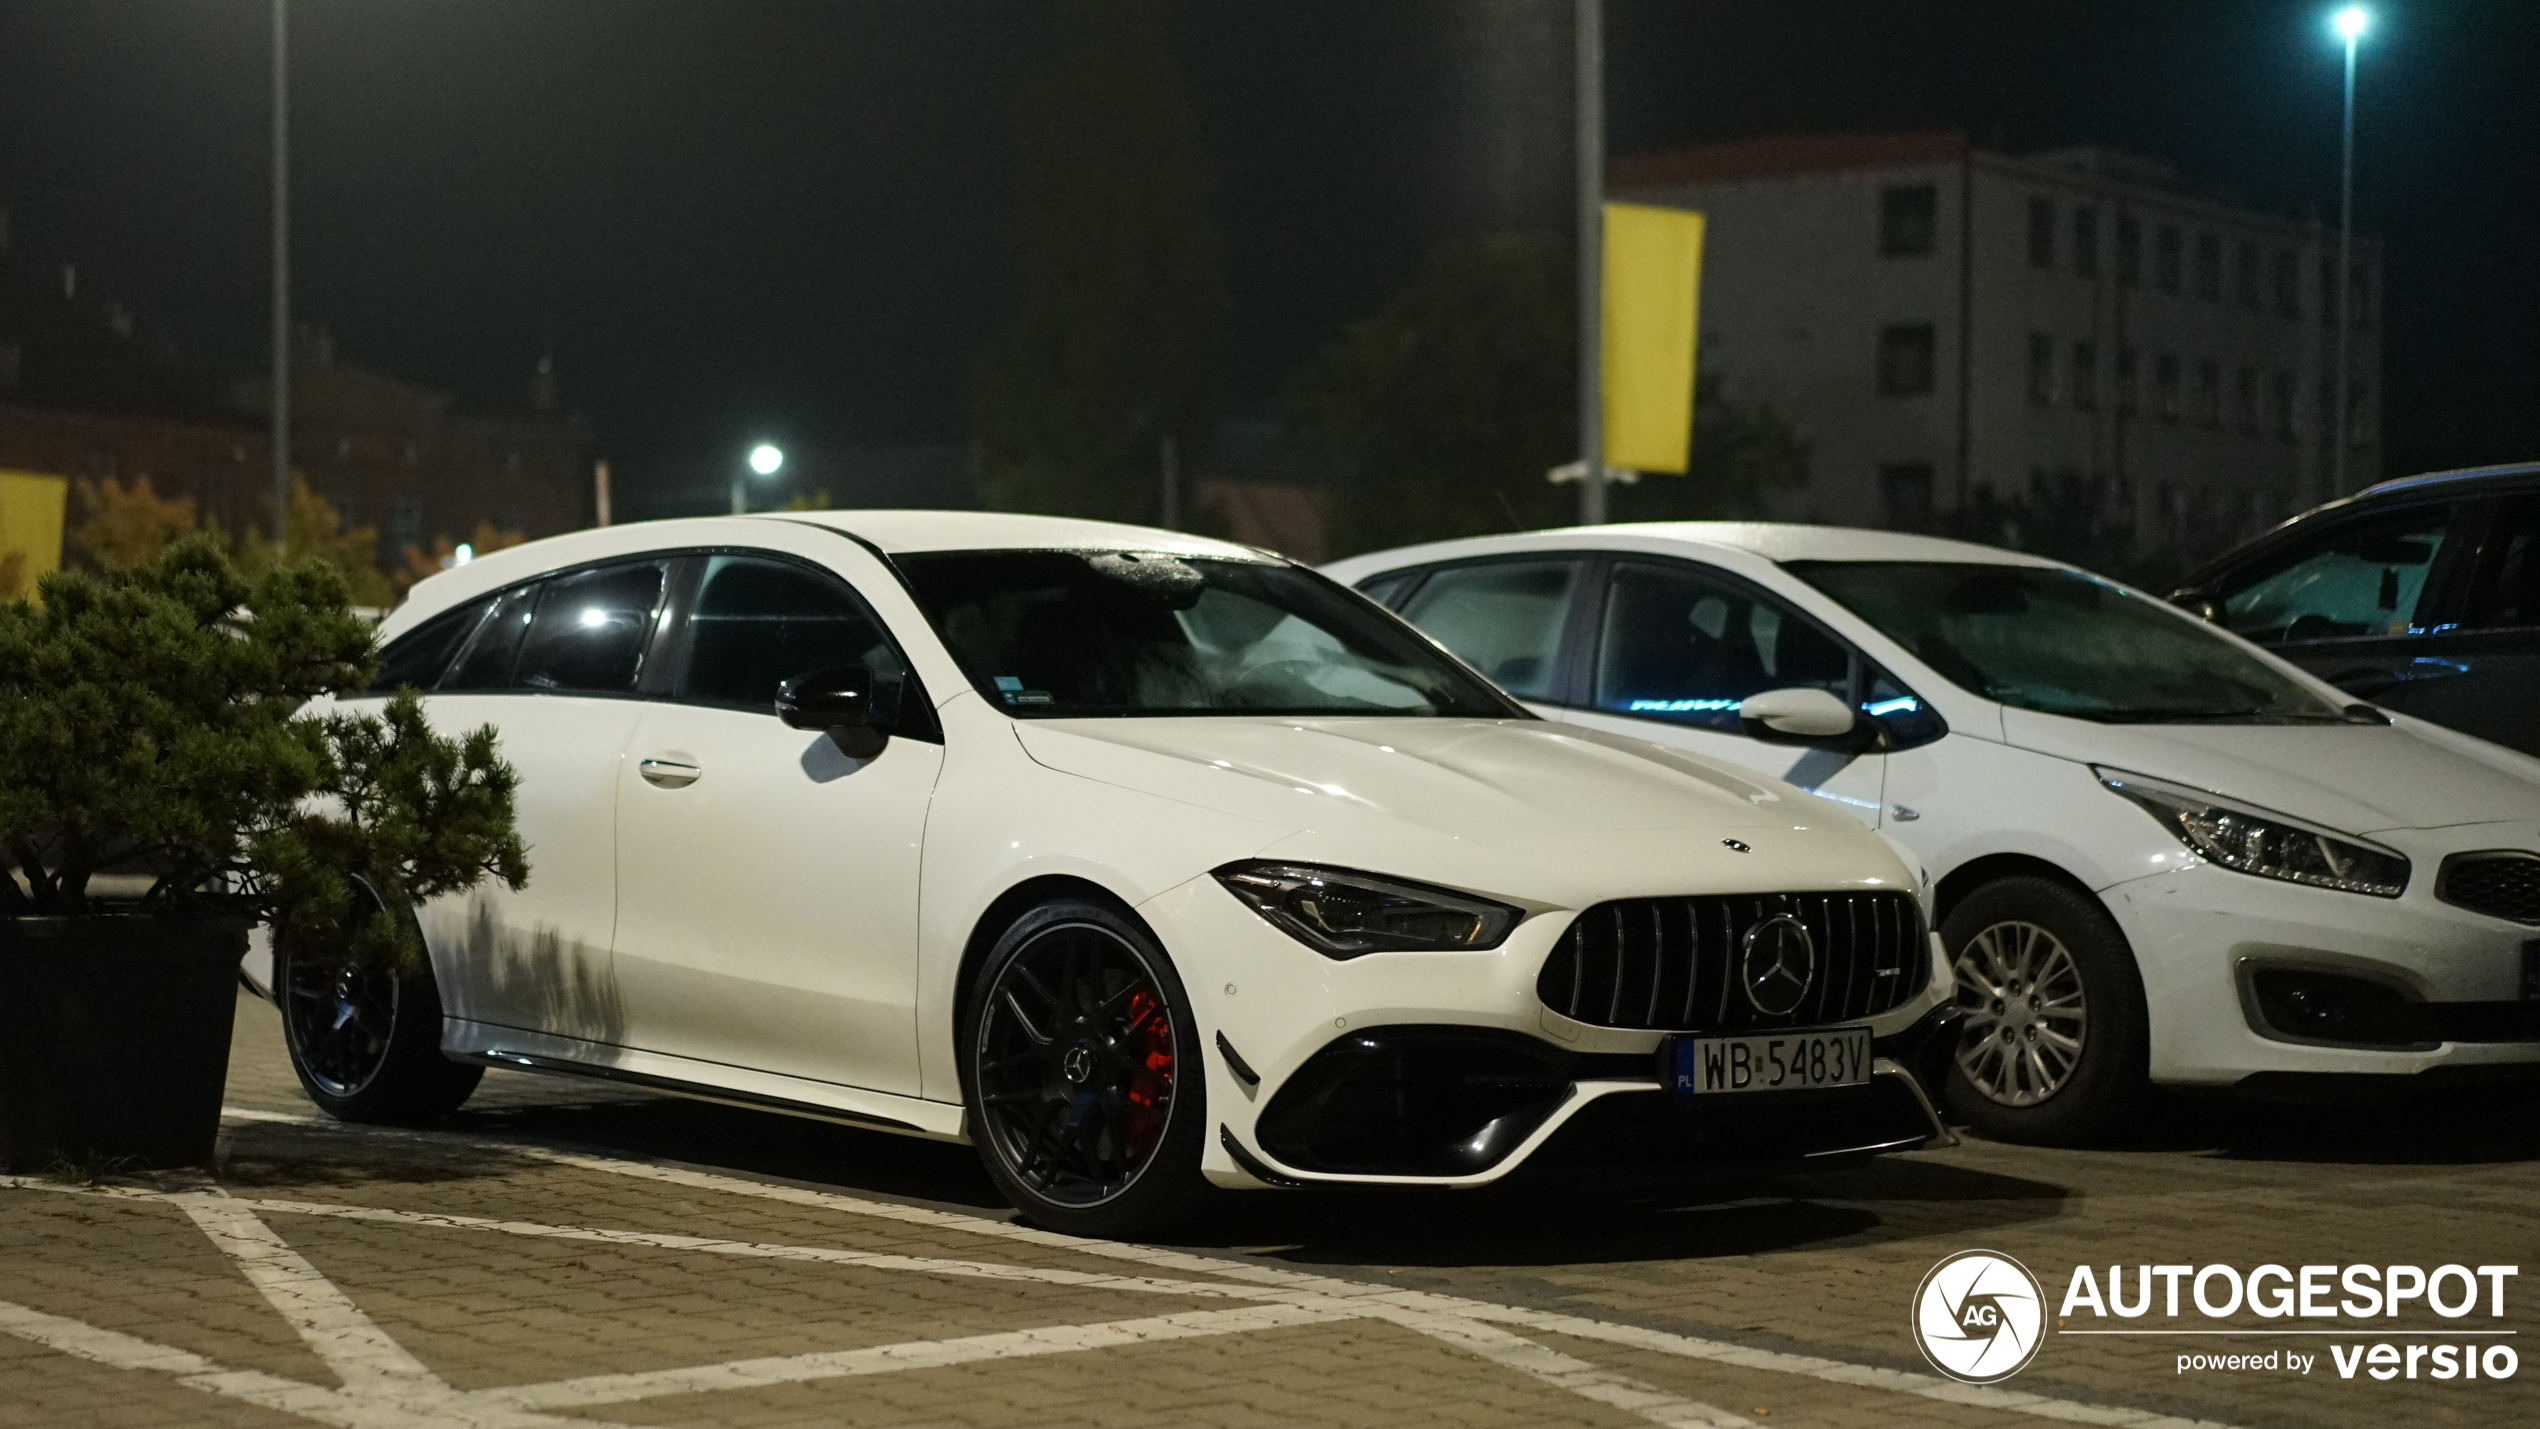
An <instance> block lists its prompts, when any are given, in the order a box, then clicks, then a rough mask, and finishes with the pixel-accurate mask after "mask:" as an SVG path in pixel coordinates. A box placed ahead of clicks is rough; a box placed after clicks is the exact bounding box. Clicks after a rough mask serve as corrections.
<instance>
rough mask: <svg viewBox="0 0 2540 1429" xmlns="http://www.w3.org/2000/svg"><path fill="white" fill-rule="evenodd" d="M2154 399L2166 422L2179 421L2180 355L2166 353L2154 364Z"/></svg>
mask: <svg viewBox="0 0 2540 1429" xmlns="http://www.w3.org/2000/svg"><path fill="white" fill-rule="evenodd" d="M2152 388H2153V398H2154V400H2155V401H2157V402H2159V404H2160V408H2161V418H2162V420H2164V421H2170V422H2175V421H2177V420H2178V354H2177V353H2175V352H2164V353H2162V354H2161V355H2160V357H2159V358H2158V359H2157V360H2156V361H2154V362H2153V364H2152Z"/></svg>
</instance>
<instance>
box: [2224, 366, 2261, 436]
mask: <svg viewBox="0 0 2540 1429" xmlns="http://www.w3.org/2000/svg"><path fill="white" fill-rule="evenodd" d="M2231 399H2232V401H2231V405H2232V412H2233V415H2235V416H2236V417H2238V418H2239V420H2240V430H2242V431H2244V432H2248V433H2250V434H2251V435H2255V434H2256V433H2257V430H2258V369H2256V368H2254V367H2250V366H2248V365H2246V364H2243V365H2242V367H2241V369H2240V370H2239V371H2238V372H2235V373H2233V374H2232V375H2231Z"/></svg>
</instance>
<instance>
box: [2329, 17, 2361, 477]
mask: <svg viewBox="0 0 2540 1429" xmlns="http://www.w3.org/2000/svg"><path fill="white" fill-rule="evenodd" d="M2328 24H2329V28H2330V29H2332V30H2335V31H2336V32H2337V38H2339V39H2341V40H2343V41H2345V42H2346V117H2345V137H2344V146H2343V148H2342V150H2341V152H2340V156H2339V161H2338V169H2337V277H2336V280H2335V289H2336V293H2337V313H2336V321H2337V381H2336V393H2337V396H2336V403H2335V410H2334V411H2332V412H2330V413H2329V418H2328V422H2327V426H2328V433H2327V435H2328V438H2329V442H2330V447H2329V450H2330V451H2331V453H2333V455H2332V456H2331V457H2330V465H2329V472H2330V476H2329V481H2330V489H2329V493H2328V494H2329V495H2330V496H2332V497H2335V496H2343V495H2345V494H2346V462H2347V457H2348V455H2349V451H2350V449H2351V447H2352V446H2353V441H2352V437H2351V434H2352V432H2353V430H2354V428H2353V426H2352V420H2353V419H2352V418H2351V417H2350V416H2349V412H2350V410H2351V403H2352V402H2353V400H2354V399H2353V396H2352V392H2353V387H2354V380H2355V378H2354V373H2353V372H2352V371H2351V370H2349V365H2350V364H2349V355H2348V354H2349V349H2350V347H2351V346H2352V344H2353V343H2354V340H2355V337H2354V327H2355V323H2354V314H2353V312H2352V311H2351V309H2352V307H2353V305H2354V292H2355V44H2356V42H2357V41H2359V40H2361V39H2362V38H2363V37H2364V31H2366V30H2368V29H2371V28H2372V12H2371V11H2370V10H2367V9H2365V8H2364V7H2363V6H2361V5H2348V6H2346V7H2344V8H2343V9H2340V10H2339V11H2338V12H2337V13H2336V14H2334V15H2331V16H2329V18H2328Z"/></svg>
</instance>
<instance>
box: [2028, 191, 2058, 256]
mask: <svg viewBox="0 0 2540 1429" xmlns="http://www.w3.org/2000/svg"><path fill="white" fill-rule="evenodd" d="M2028 265H2029V266H2030V267H2032V268H2052V267H2054V266H2055V201H2054V200H2053V199H2051V198H2033V199H2030V200H2029V201H2028Z"/></svg>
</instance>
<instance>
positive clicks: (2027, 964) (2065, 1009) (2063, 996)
mask: <svg viewBox="0 0 2540 1429" xmlns="http://www.w3.org/2000/svg"><path fill="white" fill-rule="evenodd" d="M1940 939H1941V944H1942V946H1944V947H1946V948H1947V949H1948V950H1949V954H1950V959H1951V962H1952V964H1953V967H1952V971H1953V972H1954V973H1955V975H1956V978H1957V984H1958V990H1957V1002H1958V1005H1959V1006H1960V1007H1961V1008H1963V1009H1965V1012H1966V1018H1965V1020H1964V1021H1963V1022H1962V1023H1961V1024H1960V1031H1959V1039H1958V1047H1957V1052H1956V1055H1955V1057H1953V1058H1952V1060H1951V1064H1950V1068H1949V1072H1948V1075H1947V1077H1946V1078H1945V1079H1944V1081H1943V1082H1942V1084H1941V1095H1942V1100H1943V1101H1944V1102H1945V1103H1946V1104H1947V1105H1948V1108H1949V1110H1950V1112H1951V1113H1953V1114H1954V1115H1955V1116H1957V1117H1958V1118H1959V1119H1960V1120H1962V1121H1964V1122H1965V1123H1966V1124H1967V1125H1969V1126H1971V1127H1973V1128H1974V1129H1975V1130H1976V1131H1978V1132H1980V1133H1982V1134H1983V1135H1985V1136H1988V1137H1991V1138H1993V1139H1995V1140H1997V1141H2017V1142H2030V1143H2035V1144H2040V1145H2049V1146H2071V1145H2077V1144H2082V1143H2086V1142H2090V1141H2096V1140H2100V1139H2104V1138H2106V1137H2108V1136H2110V1135H2112V1134H2115V1133H2118V1132H2120V1131H2122V1130H2124V1129H2125V1127H2126V1126H2127V1124H2128V1123H2129V1122H2130V1121H2132V1119H2133V1118H2134V1116H2135V1115H2136V1113H2137V1112H2138V1111H2139V1110H2140V1109H2141V1106H2142V1103H2143V1100H2144V1096H2145V1094H2146V1092H2148V1090H2149V1089H2150V1082H2149V1078H2148V1076H2147V1072H2148V1069H2149V1063H2150V1060H2151V1035H2150V1030H2149V1029H2150V1018H2149V1016H2148V1014H2147V1012H2146V1009H2145V1007H2144V999H2143V977H2142V973H2141V971H2140V970H2139V969H2137V968H2136V966H2135V962H2134V951H2133V949H2131V948H2130V947H2128V946H2127V945H2126V940H2125V933H2124V931H2123V930H2121V929H2120V928H2118V927H2117V924H2116V920H2115V919H2113V918H2111V917H2109V916H2108V910H2107V909H2106V908H2104V907H2102V906H2100V903H2099V900H2098V899H2097V898H2095V897H2093V896H2091V895H2090V894H2089V893H2087V892H2085V891H2083V890H2081V889H2079V888H2075V887H2072V886H2071V885H2068V884H2065V883H2061V882H2057V881H2055V880H2053V879H2048V878H2036V877H2018V878H2005V879H2001V880H1999V881H1997V882H1993V883H1988V884H1986V885H1985V886H1983V887H1982V888H1979V889H1977V890H1976V891H1975V892H1973V893H1970V894H1968V895H1967V896H1966V898H1965V899H1963V900H1962V901H1960V903H1959V904H1958V906H1957V907H1955V908H1952V909H1951V910H1950V911H1949V916H1948V917H1947V918H1945V919H1943V920H1942V921H1941V925H1940Z"/></svg>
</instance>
